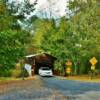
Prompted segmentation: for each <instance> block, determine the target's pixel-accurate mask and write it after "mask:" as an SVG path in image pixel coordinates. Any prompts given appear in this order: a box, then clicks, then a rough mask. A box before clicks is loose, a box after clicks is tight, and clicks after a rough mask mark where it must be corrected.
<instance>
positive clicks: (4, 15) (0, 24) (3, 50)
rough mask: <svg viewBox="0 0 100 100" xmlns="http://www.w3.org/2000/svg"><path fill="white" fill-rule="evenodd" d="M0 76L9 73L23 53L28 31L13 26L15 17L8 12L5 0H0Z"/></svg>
mask: <svg viewBox="0 0 100 100" xmlns="http://www.w3.org/2000/svg"><path fill="white" fill-rule="evenodd" d="M0 8H2V9H0V76H7V75H8V74H9V75H10V69H11V68H14V66H15V63H16V62H18V60H19V59H21V58H23V56H24V55H25V45H26V44H27V43H28V41H29V40H28V39H29V38H28V37H29V36H30V35H29V33H27V32H26V31H23V30H21V28H20V27H17V28H16V27H15V26H14V25H17V24H16V19H15V18H14V17H13V16H12V15H11V14H10V13H9V10H8V9H7V6H6V2H4V1H0Z"/></svg>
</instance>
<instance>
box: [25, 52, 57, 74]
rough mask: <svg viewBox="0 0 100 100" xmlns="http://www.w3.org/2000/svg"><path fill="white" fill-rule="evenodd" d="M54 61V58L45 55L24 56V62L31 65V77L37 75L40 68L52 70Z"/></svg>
mask: <svg viewBox="0 0 100 100" xmlns="http://www.w3.org/2000/svg"><path fill="white" fill-rule="evenodd" d="M56 59H57V58H56V57H54V56H52V55H50V54H47V53H40V54H32V55H27V56H25V60H26V62H27V63H29V64H31V65H32V75H34V74H38V70H39V68H40V67H49V68H51V69H52V70H53V65H54V61H55V60H56Z"/></svg>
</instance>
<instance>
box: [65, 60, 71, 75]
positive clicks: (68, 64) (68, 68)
mask: <svg viewBox="0 0 100 100" xmlns="http://www.w3.org/2000/svg"><path fill="white" fill-rule="evenodd" d="M66 66H67V67H66V73H67V74H68V75H70V74H71V66H72V62H71V61H70V60H68V61H67V62H66Z"/></svg>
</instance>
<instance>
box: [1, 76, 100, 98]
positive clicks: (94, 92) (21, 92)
mask: <svg viewBox="0 0 100 100" xmlns="http://www.w3.org/2000/svg"><path fill="white" fill-rule="evenodd" d="M0 100H100V83H82V82H76V81H69V80H62V79H58V78H57V77H39V76H36V78H33V79H28V80H20V81H13V82H6V83H3V84H1V83H0Z"/></svg>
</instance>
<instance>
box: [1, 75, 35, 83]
mask: <svg viewBox="0 0 100 100" xmlns="http://www.w3.org/2000/svg"><path fill="white" fill-rule="evenodd" d="M35 78H36V77H35V76H33V77H25V78H24V80H31V79H35ZM19 80H23V78H22V77H20V78H14V77H0V83H5V82H10V81H11V82H13V81H19Z"/></svg>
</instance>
